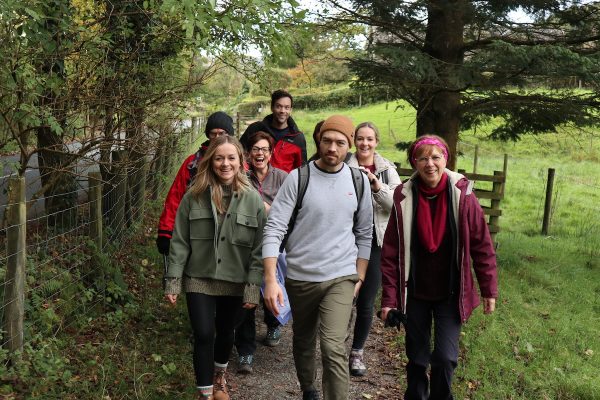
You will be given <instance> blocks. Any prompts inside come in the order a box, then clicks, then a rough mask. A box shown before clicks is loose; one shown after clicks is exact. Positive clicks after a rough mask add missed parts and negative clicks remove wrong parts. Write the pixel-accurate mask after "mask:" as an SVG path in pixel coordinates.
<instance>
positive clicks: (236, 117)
mask: <svg viewBox="0 0 600 400" xmlns="http://www.w3.org/2000/svg"><path fill="white" fill-rule="evenodd" d="M235 125H236V129H235V137H237V138H238V139H239V138H240V136H242V133H241V132H240V113H239V111H238V112H237V113H235Z"/></svg>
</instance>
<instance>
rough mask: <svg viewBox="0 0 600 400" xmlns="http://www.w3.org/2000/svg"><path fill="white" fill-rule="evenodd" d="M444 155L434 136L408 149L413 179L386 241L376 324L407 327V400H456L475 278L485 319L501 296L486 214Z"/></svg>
mask: <svg viewBox="0 0 600 400" xmlns="http://www.w3.org/2000/svg"><path fill="white" fill-rule="evenodd" d="M448 156H449V151H448V145H447V144H446V142H445V141H444V140H443V139H442V138H440V137H438V136H435V135H426V136H421V137H419V138H418V139H417V140H416V141H415V142H414V143H413V144H412V145H411V146H410V148H409V149H408V158H409V162H410V163H411V165H412V166H413V168H415V169H416V173H415V174H413V176H412V177H411V178H410V179H409V180H407V181H406V182H405V183H403V184H402V185H400V186H398V187H397V188H396V190H395V191H394V205H393V208H392V212H391V215H390V220H389V222H388V226H387V229H386V232H385V235H384V239H383V247H382V256H381V272H382V299H381V306H382V310H381V314H382V315H381V317H382V318H383V319H384V320H386V319H387V318H388V316H390V320H391V319H392V316H393V317H400V318H401V319H402V320H403V321H404V325H405V332H406V354H407V357H408V364H407V366H406V372H407V389H406V392H405V395H404V399H408V400H413V399H419V400H421V399H423V400H424V399H436V400H437V399H452V398H453V397H452V392H451V388H452V375H453V373H454V369H455V368H456V365H457V360H458V338H459V336H460V330H461V325H462V324H463V323H464V322H466V321H467V319H468V318H469V316H470V315H471V312H472V311H473V310H474V309H475V307H477V306H478V305H479V293H478V292H477V290H476V287H475V283H474V277H473V274H472V271H474V272H475V277H476V279H477V282H478V285H479V290H480V292H481V297H482V299H483V311H484V313H486V314H490V313H492V312H493V311H494V308H495V300H496V298H497V297H498V288H497V286H498V278H497V272H496V255H495V252H494V247H493V245H492V241H491V239H490V234H489V231H488V228H487V225H486V222H485V218H484V215H483V211H482V209H481V206H480V205H479V202H478V201H477V198H476V197H475V194H474V193H473V183H472V182H470V181H468V180H467V179H466V178H465V177H464V176H463V175H461V174H458V173H455V172H453V171H450V170H448V169H446V163H447V161H448ZM392 310H394V311H393V312H391V311H392ZM432 321H433V325H434V330H433V332H434V340H433V350H432V349H431V328H432V326H431V325H432ZM388 322H389V320H388ZM429 366H431V371H430V374H429V375H428V374H427V368H428V367H429Z"/></svg>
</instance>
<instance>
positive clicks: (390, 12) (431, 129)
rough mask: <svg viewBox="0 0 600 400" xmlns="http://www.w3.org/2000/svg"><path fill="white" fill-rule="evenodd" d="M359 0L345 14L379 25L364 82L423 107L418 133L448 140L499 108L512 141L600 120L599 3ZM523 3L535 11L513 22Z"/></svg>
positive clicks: (499, 128)
mask: <svg viewBox="0 0 600 400" xmlns="http://www.w3.org/2000/svg"><path fill="white" fill-rule="evenodd" d="M353 3H354V5H355V6H356V12H354V13H350V12H345V14H347V17H348V18H352V19H353V20H356V21H357V22H361V23H365V24H367V25H369V26H370V29H371V34H370V35H369V37H368V42H367V49H366V50H367V51H366V52H365V54H364V55H363V56H362V57H357V58H354V59H349V60H348V61H349V65H350V66H351V68H352V70H353V71H354V72H355V73H356V74H357V75H358V77H359V80H358V83H359V85H360V86H362V87H369V88H373V87H375V88H385V89H386V90H389V93H390V96H393V98H397V99H404V100H406V101H407V102H408V103H409V104H411V105H412V106H413V107H414V108H415V109H416V110H417V135H420V134H424V133H441V134H442V135H443V136H445V137H446V138H447V139H448V138H452V137H453V136H456V135H457V134H458V131H459V130H465V129H471V128H477V127H481V126H482V125H484V124H486V123H488V122H489V121H490V120H491V119H495V118H498V117H499V120H496V121H498V122H499V125H496V128H495V129H494V130H493V131H492V132H491V135H492V136H493V137H495V138H501V139H505V140H506V139H512V140H517V139H519V137H520V136H521V135H523V134H532V133H534V134H535V133H542V132H554V131H555V129H556V128H557V127H559V126H565V125H575V126H580V127H590V126H594V125H596V124H598V123H600V114H599V113H598V112H597V110H598V108H599V107H600V68H598V65H600V44H599V43H600V28H599V27H600V6H599V5H598V3H597V2H595V3H590V4H583V3H582V2H580V1H550V2H547V1H538V0H532V1H525V2H522V1H520V2H516V1H494V2H469V1H463V0H451V1H439V0H418V1H414V2H404V1H399V0H396V1H381V0H375V1H363V0H360V1H354V2H353ZM519 9H521V10H525V11H526V12H527V13H529V15H530V16H531V18H532V20H531V21H530V22H521V23H516V22H514V21H511V18H513V17H512V16H511V15H510V14H509V13H510V12H514V11H517V10H519ZM580 85H581V87H580ZM453 94H459V96H455V97H453ZM452 118H458V122H455V121H453V120H452ZM451 145H452V143H451Z"/></svg>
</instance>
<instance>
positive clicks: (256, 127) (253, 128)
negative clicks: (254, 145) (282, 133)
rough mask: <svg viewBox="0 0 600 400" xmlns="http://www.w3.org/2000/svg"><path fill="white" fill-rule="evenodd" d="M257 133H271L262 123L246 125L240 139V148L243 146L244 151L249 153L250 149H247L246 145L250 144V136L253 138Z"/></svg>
mask: <svg viewBox="0 0 600 400" xmlns="http://www.w3.org/2000/svg"><path fill="white" fill-rule="evenodd" d="M259 131H263V132H267V133H270V132H271V130H270V129H269V127H268V126H267V124H265V123H264V122H263V121H256V122H253V123H251V124H250V125H248V127H247V128H246V130H245V131H244V134H243V135H242V137H241V138H240V143H241V144H242V146H244V150H246V151H250V149H249V148H248V143H249V142H250V139H251V138H252V136H254V135H255V134H256V132H259Z"/></svg>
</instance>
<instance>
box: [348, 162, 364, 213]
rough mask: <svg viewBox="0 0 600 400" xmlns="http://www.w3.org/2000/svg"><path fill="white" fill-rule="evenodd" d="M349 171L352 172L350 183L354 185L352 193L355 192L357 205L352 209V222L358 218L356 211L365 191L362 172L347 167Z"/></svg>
mask: <svg viewBox="0 0 600 400" xmlns="http://www.w3.org/2000/svg"><path fill="white" fill-rule="evenodd" d="M349 168H350V173H351V174H352V184H353V185H354V193H356V200H357V201H358V205H357V206H356V211H354V223H356V219H357V218H358V211H360V203H361V202H362V198H363V194H364V193H365V180H364V178H363V172H361V170H360V169H358V168H355V167H349Z"/></svg>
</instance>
